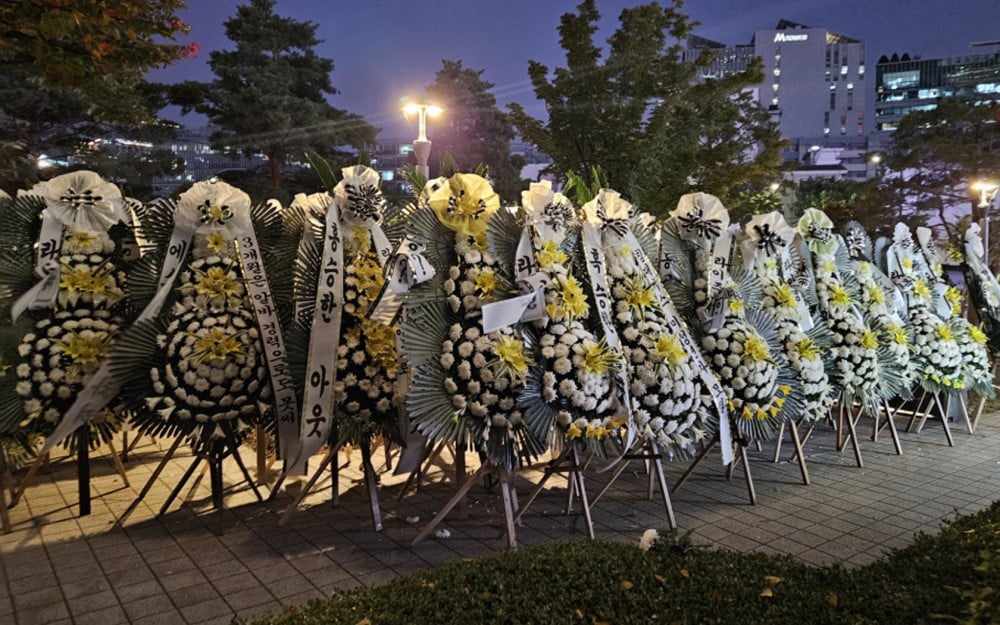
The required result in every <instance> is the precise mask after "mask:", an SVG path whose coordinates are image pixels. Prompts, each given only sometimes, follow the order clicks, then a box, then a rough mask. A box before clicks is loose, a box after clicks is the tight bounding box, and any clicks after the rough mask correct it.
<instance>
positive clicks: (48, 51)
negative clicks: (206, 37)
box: [0, 0, 198, 122]
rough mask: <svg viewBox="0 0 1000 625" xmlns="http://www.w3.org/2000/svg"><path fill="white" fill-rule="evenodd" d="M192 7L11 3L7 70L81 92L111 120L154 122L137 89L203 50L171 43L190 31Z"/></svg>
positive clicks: (86, 0) (3, 24)
mask: <svg viewBox="0 0 1000 625" xmlns="http://www.w3.org/2000/svg"><path fill="white" fill-rule="evenodd" d="M184 6H185V3H184V2H183V0H74V1H73V2H68V1H67V0H31V1H30V2H29V1H27V0H13V1H9V2H3V3H0V65H3V66H6V67H17V68H22V69H26V70H28V71H30V72H31V73H32V74H34V75H36V76H37V77H39V78H41V79H43V80H44V81H45V83H46V84H47V85H48V86H50V87H63V88H70V89H73V90H74V91H75V92H76V93H77V94H78V95H79V96H80V97H81V98H82V99H84V100H85V101H86V102H88V104H89V105H90V106H92V107H94V112H95V114H96V115H98V116H100V117H102V118H104V119H112V120H114V121H130V122H131V121H137V120H142V119H146V118H147V117H148V111H146V110H145V109H144V108H143V106H142V104H143V102H142V100H141V98H134V97H133V94H132V93H131V88H132V87H134V86H135V85H137V84H138V83H140V82H141V81H142V77H143V75H145V73H146V72H147V71H148V70H149V69H150V68H153V67H162V66H165V65H169V64H170V63H173V62H174V61H177V60H179V59H182V58H185V57H186V56H189V55H192V54H194V53H196V52H197V49H198V48H197V44H187V45H180V44H176V43H171V42H172V41H173V40H174V39H175V37H177V35H179V34H181V33H186V32H188V30H189V27H188V25H187V24H185V23H184V22H183V21H182V20H180V19H178V18H177V15H176V13H177V11H178V10H180V9H182V8H184ZM164 40H166V41H164Z"/></svg>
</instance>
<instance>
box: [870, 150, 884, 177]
mask: <svg viewBox="0 0 1000 625" xmlns="http://www.w3.org/2000/svg"><path fill="white" fill-rule="evenodd" d="M868 162H869V163H870V164H871V166H872V168H873V169H874V170H875V177H876V178H881V177H882V155H881V154H872V155H871V156H869V157H868Z"/></svg>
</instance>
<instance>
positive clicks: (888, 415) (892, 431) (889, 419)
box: [883, 401, 903, 456]
mask: <svg viewBox="0 0 1000 625" xmlns="http://www.w3.org/2000/svg"><path fill="white" fill-rule="evenodd" d="M883 403H884V404H885V421H886V423H887V424H888V426H889V435H890V436H892V444H893V446H894V447H895V448H896V455H897V456H902V455H903V447H902V445H900V444H899V432H897V431H896V422H895V421H894V420H893V417H894V416H895V414H894V413H893V411H892V410H891V409H890V408H889V402H888V401H886V402H883Z"/></svg>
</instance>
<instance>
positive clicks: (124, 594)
mask: <svg viewBox="0 0 1000 625" xmlns="http://www.w3.org/2000/svg"><path fill="white" fill-rule="evenodd" d="M898 423H899V424H900V427H902V426H903V425H905V421H903V420H900V421H898ZM869 428H870V421H869V422H867V423H863V425H862V430H864V432H863V433H862V436H861V437H862V438H863V439H867V434H868V433H869V432H868V429H869ZM953 430H954V431H955V447H948V446H947V443H946V441H945V438H944V435H943V433H942V432H941V429H940V424H937V425H935V424H934V423H929V424H928V426H927V428H925V430H924V431H923V432H922V433H920V434H915V433H902V434H901V436H902V444H903V454H904V455H903V456H896V455H895V453H894V452H893V448H892V445H891V443H890V442H889V439H888V437H887V436H885V437H883V438H882V439H881V440H880V441H879V442H877V443H874V442H871V441H870V440H863V442H862V448H863V451H864V461H865V468H863V469H862V468H858V467H857V466H856V465H855V463H854V458H853V455H852V454H851V453H850V451H845V452H843V453H838V452H837V451H836V450H835V449H834V447H833V444H834V436H833V434H832V433H831V432H829V431H828V430H827V431H818V432H817V434H815V435H814V436H813V438H812V439H811V440H810V441H809V443H808V444H807V446H806V452H807V453H806V455H807V458H808V461H809V468H810V472H811V476H812V482H813V483H812V485H811V486H804V485H802V484H801V482H800V478H799V472H798V468H797V466H796V465H794V464H789V463H787V462H786V463H779V464H772V463H771V462H770V458H771V456H772V450H773V445H767V446H765V448H764V450H763V451H762V452H756V451H755V452H752V454H751V457H752V459H753V462H752V469H753V474H754V479H755V482H756V487H757V494H758V504H757V505H756V506H751V505H749V504H748V501H747V496H746V489H745V484H744V482H743V481H742V474H741V473H740V472H739V471H737V473H736V476H735V477H734V478H733V480H732V481H731V482H727V481H726V479H725V477H724V476H723V475H722V472H721V465H720V462H719V457H718V455H717V454H714V453H713V454H711V455H710V456H709V457H708V458H707V459H706V461H705V462H704V463H703V464H702V465H701V467H699V469H698V471H697V472H696V473H695V474H694V476H693V477H692V478H691V479H690V480H689V481H688V482H687V483H686V484H685V485H684V487H683V488H682V489H680V490H679V491H677V492H675V493H674V494H673V501H674V507H675V510H676V512H677V520H678V523H679V525H680V529H681V531H682V532H683V531H690V532H691V535H692V538H693V540H694V541H695V542H697V543H701V544H708V545H720V546H724V547H727V548H731V549H737V550H741V551H763V552H769V553H784V554H790V555H793V556H795V557H797V558H800V559H802V560H804V561H806V562H809V563H815V564H827V563H832V562H842V563H845V564H847V565H849V566H850V565H863V564H866V563H868V562H871V561H872V560H874V559H876V558H878V557H879V556H880V554H881V553H882V552H883V551H884V550H886V549H889V548H894V547H900V546H904V545H906V544H908V543H909V542H910V540H911V539H912V536H913V534H914V532H917V531H928V532H930V531H934V530H935V528H937V527H938V525H939V524H940V522H941V521H942V520H945V519H948V518H951V517H953V516H954V514H955V513H956V512H957V513H966V512H972V511H975V510H979V509H981V508H983V507H985V506H987V505H988V504H989V503H990V502H992V501H993V500H995V499H998V498H1000V418H998V416H997V415H987V416H984V417H983V419H982V420H981V423H980V426H979V429H978V430H977V431H976V433H975V434H974V435H969V434H967V433H965V432H964V430H961V428H960V427H959V426H957V425H956V426H953ZM786 447H787V448H788V450H787V451H790V446H788V445H786ZM165 448H166V445H164V444H163V443H162V442H161V443H156V442H154V441H152V440H151V439H144V440H143V441H141V443H140V445H139V446H138V447H137V448H136V450H135V452H134V453H133V455H132V457H131V458H130V459H129V462H128V476H129V479H130V481H131V486H130V487H126V486H124V485H123V483H122V480H121V478H120V477H119V476H118V475H117V474H116V473H115V471H114V470H113V468H112V466H111V464H110V462H108V461H107V457H106V456H103V455H98V456H97V457H96V458H94V460H93V465H92V470H93V474H94V476H93V480H92V483H93V489H94V501H93V513H92V514H91V515H90V516H88V517H84V518H77V517H76V516H75V514H76V482H75V475H76V473H75V465H74V463H73V462H72V461H70V460H69V459H66V460H63V461H59V462H56V463H54V464H53V465H51V467H50V471H49V473H47V474H46V473H41V474H40V475H39V478H38V479H37V481H36V483H35V484H34V485H33V486H32V487H31V488H29V490H28V492H27V495H26V496H25V499H24V501H23V503H20V504H18V506H17V507H15V508H14V509H13V510H12V521H13V523H14V529H13V531H12V532H11V533H10V534H7V535H3V536H0V622H2V623H13V624H14V625H35V624H39V623H60V624H63V623H75V624H77V625H85V624H90V623H94V624H99V625H115V624H117V623H126V622H130V623H136V624H146V625H148V624H153V623H157V624H163V625H169V624H173V623H178V624H181V623H186V624H191V625H193V624H196V623H198V624H200V623H228V622H229V621H230V619H231V618H232V617H233V616H234V615H236V616H240V617H247V618H252V617H253V616H255V615H260V614H262V613H265V612H273V611H277V610H281V609H283V608H284V606H289V605H297V604H302V603H305V602H306V601H307V600H309V599H311V598H314V597H320V596H324V595H326V594H329V593H331V592H333V591H335V590H342V589H350V588H355V587H359V586H365V585H376V584H381V583H384V582H386V581H388V580H390V579H392V578H393V577H395V576H397V575H405V574H407V573H410V572H412V571H414V570H417V569H420V568H423V567H427V566H433V565H436V564H440V563H442V562H446V561H449V560H453V559H456V558H462V557H472V556H477V555H480V554H484V553H489V552H491V551H495V550H497V549H502V548H504V539H503V522H502V514H501V510H502V508H501V506H500V504H499V497H498V495H497V493H496V492H488V491H487V490H485V489H484V488H483V487H482V486H477V487H476V488H474V489H473V490H472V492H471V493H470V495H469V498H468V500H467V505H466V506H465V507H464V508H460V509H458V510H456V513H453V515H452V516H451V518H448V519H447V520H446V521H445V522H444V523H443V524H442V525H441V527H442V528H446V529H447V530H448V531H450V532H451V536H450V537H449V538H446V539H443V538H435V537H431V538H429V539H428V540H427V541H425V542H423V543H421V544H419V545H417V546H416V547H411V546H410V542H411V541H412V540H413V538H414V537H415V536H416V534H417V532H418V530H419V528H420V527H422V526H423V524H425V523H426V522H427V521H428V520H429V519H431V518H432V516H433V514H434V512H436V511H437V510H439V509H440V508H441V506H442V505H443V504H444V502H445V501H447V500H448V499H449V498H450V496H451V494H452V493H453V487H452V486H451V484H450V477H451V475H452V473H451V470H450V468H449V467H446V466H444V465H443V464H442V465H439V466H435V467H433V468H432V469H431V470H430V471H429V473H428V477H427V483H426V484H425V485H424V486H423V487H422V488H421V489H420V490H419V491H418V492H415V493H414V492H411V493H410V494H408V495H407V496H406V497H404V498H403V499H402V500H401V501H397V500H396V493H397V492H398V491H399V487H400V485H401V483H402V481H403V478H402V477H392V476H390V475H388V474H384V475H383V476H382V487H381V495H382V496H381V503H382V506H383V512H384V516H385V530H384V531H383V532H381V533H375V532H373V531H372V530H371V525H370V523H371V521H370V516H369V512H368V506H367V499H366V495H365V492H364V489H363V483H362V482H360V481H359V475H358V473H357V470H356V469H357V467H356V465H357V464H358V463H359V462H360V454H355V455H354V456H353V457H352V460H351V463H352V466H351V467H349V468H347V469H345V470H344V471H342V473H341V490H342V495H341V502H340V506H339V507H338V508H334V507H332V506H331V505H330V501H329V499H330V481H329V479H328V478H326V479H325V480H324V481H321V482H320V484H319V486H318V487H317V488H316V489H315V492H313V493H312V494H310V496H309V497H308V498H307V499H306V502H305V505H304V506H303V507H302V509H301V510H300V511H299V512H298V513H297V514H296V515H294V516H293V517H292V518H291V520H290V522H289V523H288V524H286V525H284V526H279V525H278V518H279V515H280V513H282V512H283V511H284V510H285V509H286V508H287V507H288V506H289V505H290V503H291V497H292V495H294V494H295V493H296V492H297V489H298V488H301V485H302V484H303V482H297V481H293V482H292V483H291V484H290V485H289V486H288V490H287V491H286V492H285V493H282V494H279V496H278V497H277V498H276V499H275V501H274V502H272V503H270V504H267V503H265V504H258V503H256V500H255V499H254V497H253V495H252V493H251V492H249V490H248V489H246V488H245V484H244V485H240V484H239V474H238V472H237V471H236V470H235V467H233V466H228V465H227V467H226V473H225V476H224V477H225V483H226V485H227V486H237V487H239V490H235V492H231V493H229V494H227V498H226V503H227V506H229V508H228V509H227V511H226V512H225V513H224V515H223V518H222V521H223V522H224V526H225V532H224V534H223V535H221V536H216V535H215V534H213V531H212V530H213V529H216V528H217V527H218V522H219V520H220V519H219V518H218V517H217V516H216V515H215V514H214V513H212V512H211V499H210V497H209V486H208V481H209V480H208V475H207V474H205V475H204V476H202V477H201V478H200V479H199V480H198V481H197V482H196V487H195V488H194V489H192V488H191V487H190V486H189V487H188V488H187V489H185V491H184V493H183V494H182V496H181V499H183V502H182V503H183V505H179V503H175V504H174V506H173V507H172V508H171V511H170V512H169V513H168V514H167V515H166V516H164V517H162V518H156V517H155V513H156V511H157V510H158V508H159V506H160V505H161V503H162V502H163V501H164V500H165V499H166V497H167V495H168V493H169V491H170V489H171V488H172V487H173V486H174V484H176V483H177V480H179V479H180V476H181V474H182V473H183V472H184V470H185V469H186V468H187V466H188V464H189V462H190V456H189V455H188V454H187V453H186V452H179V453H178V455H177V457H176V458H175V460H173V461H172V462H171V463H170V464H169V465H168V467H167V469H166V470H165V471H164V472H163V474H162V475H161V476H160V479H159V480H158V481H157V483H156V484H155V486H154V488H153V489H152V491H151V492H150V494H149V496H148V497H147V498H146V499H145V501H144V502H143V503H142V504H140V505H139V506H138V508H137V509H136V511H135V512H134V513H133V514H132V515H131V516H130V517H129V518H128V519H127V521H126V523H125V525H124V528H122V527H117V526H116V519H117V516H118V515H119V514H121V513H122V512H123V511H124V510H125V509H126V508H127V507H128V506H129V504H130V503H132V501H133V500H134V498H135V496H136V494H137V492H138V490H139V488H141V487H142V485H143V484H144V483H145V482H146V480H147V479H148V477H149V475H150V474H151V472H152V470H153V468H154V467H155V466H156V464H157V463H158V461H159V459H160V458H161V457H162V455H163V453H164V451H165ZM787 451H786V453H785V454H784V456H785V457H787V456H788V453H787ZM252 455H253V454H252V451H251V450H249V449H247V450H245V458H246V460H247V462H248V463H252ZM469 460H470V461H472V455H471V454H470V455H469ZM341 461H344V456H343V455H342V456H341ZM381 461H382V454H381V453H377V454H376V464H380V463H381ZM685 467H686V464H680V463H677V464H670V465H668V466H667V476H668V480H669V481H670V483H671V484H672V483H674V482H675V481H676V479H677V477H678V476H679V475H680V474H681V472H682V471H683V470H684V468H685ZM538 475H539V472H538V471H537V470H526V471H524V472H522V473H521V474H520V475H519V476H518V477H517V478H516V481H515V484H516V485H517V487H518V491H519V492H521V493H525V492H526V491H527V490H528V488H529V487H530V484H531V483H534V482H535V481H536V480H537V478H538ZM587 477H588V482H589V483H588V491H590V492H591V494H593V493H596V491H597V490H599V486H600V484H599V482H601V481H603V480H604V479H606V475H595V474H593V473H588V476H587ZM565 484H566V481H565V479H563V478H553V479H552V480H550V484H549V486H551V490H548V491H545V492H543V494H542V496H541V497H539V499H538V501H537V502H536V503H535V504H534V505H533V506H532V507H531V509H530V510H529V511H528V512H527V513H526V515H525V518H524V526H523V527H521V528H518V539H519V542H520V543H521V544H528V545H530V544H535V543H539V542H547V541H552V540H565V539H579V538H581V537H582V536H585V534H584V532H583V528H582V521H581V520H580V518H579V517H577V516H570V517H566V516H563V515H562V514H561V512H560V508H561V506H563V505H564V502H565ZM645 489H646V476H645V474H644V473H643V471H642V466H641V463H639V462H633V466H631V467H630V468H629V470H627V471H626V472H625V474H624V475H623V478H622V479H621V480H620V481H619V482H618V483H617V484H616V486H615V487H614V488H613V489H612V490H611V491H609V494H608V495H606V496H605V497H604V498H603V499H602V500H601V501H600V502H599V503H598V504H597V506H596V507H595V508H594V512H593V515H594V524H595V529H596V532H597V536H598V538H609V539H619V540H624V541H628V542H632V541H638V538H639V536H640V535H641V533H642V532H643V531H644V530H645V529H646V528H650V527H653V528H657V529H659V530H661V531H662V530H665V529H666V528H667V523H666V520H665V514H664V512H663V508H662V505H661V504H658V503H657V501H656V500H654V501H647V500H646V499H645ZM265 495H266V489H265ZM522 496H523V495H522ZM413 517H420V520H419V522H414V519H413Z"/></svg>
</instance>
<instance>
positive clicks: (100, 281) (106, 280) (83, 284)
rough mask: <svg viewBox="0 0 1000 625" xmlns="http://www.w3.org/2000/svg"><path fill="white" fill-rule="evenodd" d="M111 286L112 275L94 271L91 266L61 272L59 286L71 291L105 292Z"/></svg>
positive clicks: (64, 269)
mask: <svg viewBox="0 0 1000 625" xmlns="http://www.w3.org/2000/svg"><path fill="white" fill-rule="evenodd" d="M110 287H111V276H110V275H107V274H101V273H94V272H93V269H92V268H91V267H74V268H73V269H72V270H69V271H67V270H66V268H65V267H64V268H63V271H62V272H61V273H60V274H59V288H60V289H64V290H66V291H69V292H71V293H93V294H96V293H105V292H106V291H107V290H108V289H109V288H110Z"/></svg>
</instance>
